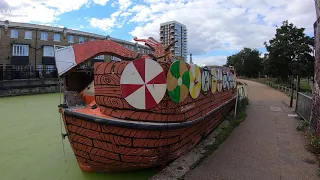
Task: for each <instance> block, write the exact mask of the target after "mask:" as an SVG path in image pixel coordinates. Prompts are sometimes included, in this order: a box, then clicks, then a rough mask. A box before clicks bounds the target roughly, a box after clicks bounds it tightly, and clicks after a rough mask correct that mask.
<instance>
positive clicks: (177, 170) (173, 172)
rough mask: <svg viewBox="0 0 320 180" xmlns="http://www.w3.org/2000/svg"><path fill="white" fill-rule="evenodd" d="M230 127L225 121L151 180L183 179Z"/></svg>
mask: <svg viewBox="0 0 320 180" xmlns="http://www.w3.org/2000/svg"><path fill="white" fill-rule="evenodd" d="M229 125H230V123H229V121H228V120H224V121H222V122H221V123H220V125H219V126H218V127H217V128H216V129H215V130H213V131H212V133H210V134H209V135H208V136H207V137H206V138H205V139H204V140H203V141H201V142H200V143H199V144H198V145H196V147H195V148H193V149H192V150H191V151H189V152H187V153H186V154H184V155H182V156H181V157H180V158H178V159H176V160H175V161H173V162H172V163H171V164H169V165H168V166H167V167H165V168H164V169H162V170H161V171H160V172H159V173H157V174H156V175H154V176H152V177H151V178H150V179H149V180H176V179H182V178H183V177H184V176H185V175H186V174H187V172H188V171H190V170H191V169H192V166H193V165H194V164H196V163H197V162H198V161H199V160H200V159H201V158H202V157H203V156H204V154H205V153H206V151H207V150H206V149H205V148H206V147H207V146H210V145H212V144H213V143H214V142H215V140H216V137H217V136H218V135H219V134H220V133H221V132H222V131H223V129H225V128H227V127H228V126H229Z"/></svg>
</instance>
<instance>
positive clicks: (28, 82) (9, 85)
mask: <svg viewBox="0 0 320 180" xmlns="http://www.w3.org/2000/svg"><path fill="white" fill-rule="evenodd" d="M57 84H58V79H56V78H52V79H16V80H8V81H0V89H22V88H31V87H44V86H56V85H57Z"/></svg>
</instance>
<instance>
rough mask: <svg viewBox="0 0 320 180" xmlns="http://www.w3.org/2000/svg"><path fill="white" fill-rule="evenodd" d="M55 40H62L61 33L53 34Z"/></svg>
mask: <svg viewBox="0 0 320 180" xmlns="http://www.w3.org/2000/svg"><path fill="white" fill-rule="evenodd" d="M53 40H54V41H60V34H58V33H55V34H54V35H53Z"/></svg>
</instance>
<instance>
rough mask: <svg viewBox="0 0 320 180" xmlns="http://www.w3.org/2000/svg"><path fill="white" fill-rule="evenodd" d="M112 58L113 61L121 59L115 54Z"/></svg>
mask: <svg viewBox="0 0 320 180" xmlns="http://www.w3.org/2000/svg"><path fill="white" fill-rule="evenodd" d="M112 60H113V61H121V59H120V58H118V57H115V56H112Z"/></svg>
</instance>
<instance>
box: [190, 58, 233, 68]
mask: <svg viewBox="0 0 320 180" xmlns="http://www.w3.org/2000/svg"><path fill="white" fill-rule="evenodd" d="M187 59H188V60H187V62H189V57H188V58H187ZM192 61H193V63H194V64H197V65H198V66H209V65H217V66H222V65H224V64H226V62H227V56H209V57H203V56H193V57H192Z"/></svg>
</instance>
